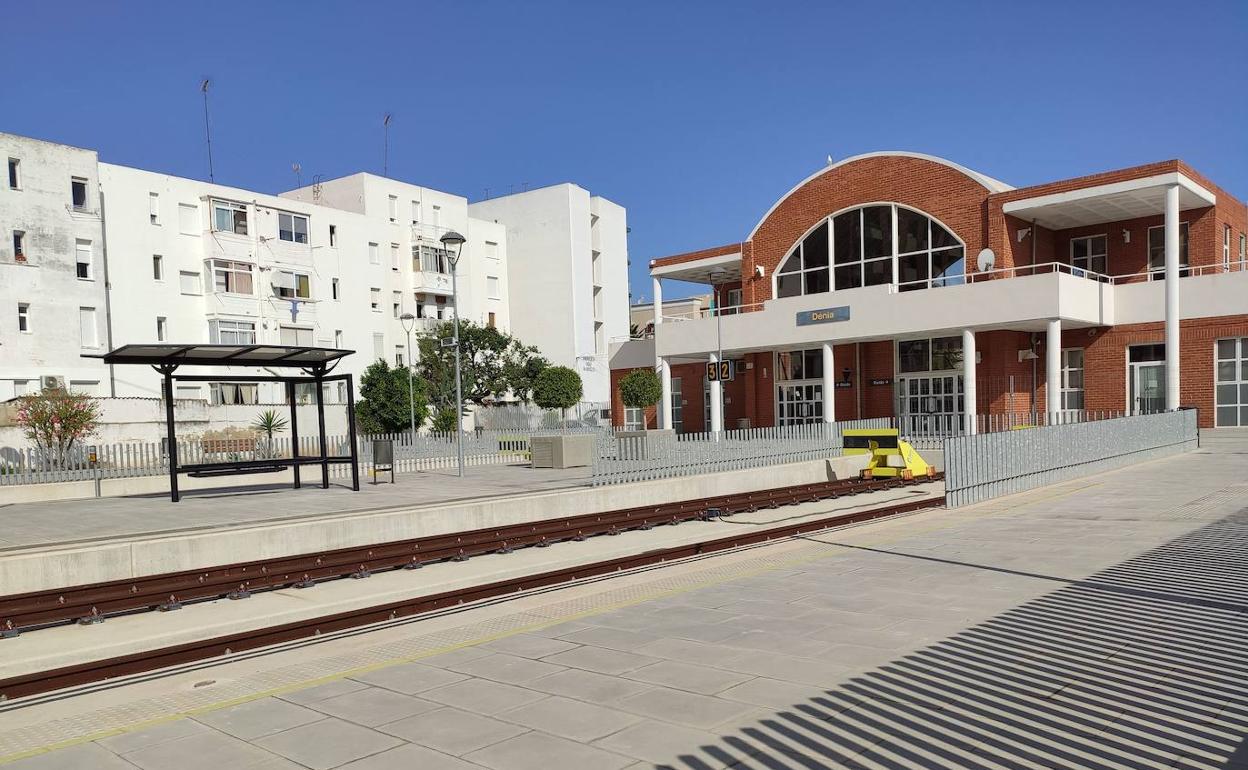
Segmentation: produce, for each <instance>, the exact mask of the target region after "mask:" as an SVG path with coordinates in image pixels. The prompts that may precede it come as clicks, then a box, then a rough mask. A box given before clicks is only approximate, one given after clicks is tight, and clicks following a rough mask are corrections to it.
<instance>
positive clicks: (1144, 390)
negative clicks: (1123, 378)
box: [1128, 362, 1166, 414]
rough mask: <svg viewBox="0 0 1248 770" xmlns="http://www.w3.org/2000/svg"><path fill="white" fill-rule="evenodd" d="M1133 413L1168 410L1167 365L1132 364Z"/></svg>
mask: <svg viewBox="0 0 1248 770" xmlns="http://www.w3.org/2000/svg"><path fill="white" fill-rule="evenodd" d="M1128 379H1129V380H1130V387H1131V393H1130V406H1131V414H1153V413H1154V412H1164V411H1166V365H1165V364H1164V363H1163V364H1158V363H1152V362H1149V363H1133V364H1131V376H1130V377H1129V378H1128Z"/></svg>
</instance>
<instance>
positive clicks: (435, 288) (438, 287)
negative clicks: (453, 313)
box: [412, 270, 452, 297]
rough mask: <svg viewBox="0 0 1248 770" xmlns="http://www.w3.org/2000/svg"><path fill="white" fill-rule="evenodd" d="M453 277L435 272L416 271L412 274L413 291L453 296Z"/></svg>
mask: <svg viewBox="0 0 1248 770" xmlns="http://www.w3.org/2000/svg"><path fill="white" fill-rule="evenodd" d="M451 288H452V287H451V276H450V274H449V273H439V272H436V271H434V270H416V271H414V272H413V273H412V290H413V291H419V292H425V293H427V294H442V295H444V296H447V297H449V296H451Z"/></svg>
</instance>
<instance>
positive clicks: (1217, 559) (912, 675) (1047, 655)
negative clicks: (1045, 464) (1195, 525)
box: [661, 508, 1248, 770]
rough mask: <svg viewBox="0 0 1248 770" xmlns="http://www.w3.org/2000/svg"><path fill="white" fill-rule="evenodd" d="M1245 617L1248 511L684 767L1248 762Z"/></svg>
mask: <svg viewBox="0 0 1248 770" xmlns="http://www.w3.org/2000/svg"><path fill="white" fill-rule="evenodd" d="M1124 526H1130V524H1129V522H1124ZM984 579H985V580H991V575H986V576H985V578H984ZM1245 610H1248V508H1246V509H1244V510H1243V511H1240V512H1239V513H1237V514H1235V515H1232V516H1230V517H1227V518H1225V519H1222V520H1220V521H1218V522H1215V523H1213V524H1209V525H1207V526H1204V527H1202V528H1200V529H1198V530H1195V531H1193V532H1191V533H1189V534H1187V535H1184V536H1182V537H1179V538H1177V539H1175V540H1172V541H1170V542H1169V543H1167V544H1165V545H1163V546H1161V547H1159V548H1156V549H1154V550H1152V551H1149V552H1147V553H1144V554H1141V555H1140V556H1137V557H1135V558H1132V559H1129V560H1127V561H1125V562H1123V563H1121V564H1118V565H1116V566H1114V567H1111V568H1109V569H1107V570H1104V571H1102V572H1100V573H1098V574H1096V575H1094V576H1092V577H1091V578H1089V579H1087V580H1082V581H1075V582H1072V583H1070V584H1069V585H1067V586H1064V587H1062V588H1060V589H1058V590H1056V591H1054V592H1053V593H1051V594H1048V595H1046V596H1044V597H1042V598H1040V599H1037V600H1034V601H1031V602H1028V603H1026V604H1023V605H1020V606H1018V607H1016V608H1014V609H1011V610H1009V611H1007V612H1004V613H1002V614H1000V615H998V616H996V617H995V618H993V619H991V620H989V621H987V622H985V623H982V624H979V625H977V626H974V627H971V628H968V629H967V630H965V631H962V632H960V633H958V634H956V635H954V636H952V637H950V638H948V639H945V640H943V641H941V642H938V643H936V644H934V645H932V646H930V647H927V648H926V649H923V650H921V651H919V652H916V653H913V654H911V655H907V656H905V657H903V658H899V659H897V660H895V661H892V662H890V663H888V664H886V665H884V666H881V667H879V668H877V669H875V670H873V671H871V672H869V673H866V674H862V675H859V676H857V677H855V678H853V679H851V680H849V681H847V682H846V683H845V684H843V685H841V686H840V687H838V688H836V689H834V690H829V691H827V692H826V693H824V694H823V695H822V696H820V697H816V698H812V699H810V700H809V701H806V702H804V703H798V704H794V705H792V706H791V707H789V708H788V709H784V710H781V711H777V712H776V713H775V714H773V715H771V716H769V717H768V718H765V719H762V720H759V721H758V722H757V723H755V724H754V725H751V726H748V727H743V728H739V729H738V731H737V734H735V735H732V736H727V737H724V738H722V739H721V740H720V741H719V742H718V743H716V744H715V745H707V746H702V747H699V748H698V749H697V750H696V751H692V752H690V753H689V754H687V755H683V756H682V757H681V759H680V762H679V763H678V764H677V765H675V766H674V767H678V768H682V769H683V770H711V769H712V768H722V767H726V766H731V767H734V768H743V769H745V768H759V769H760V770H762V769H765V770H781V769H788V768H794V769H806V768H854V769H858V768H896V769H900V768H970V769H974V770H980V769H981V768H982V769H984V770H987V769H988V768H1063V769H1074V768H1078V769H1079V770H1084V769H1085V768H1086V769H1088V770H1099V769H1102V768H1104V769H1106V770H1108V769H1110V768H1112V769H1114V770H1118V769H1121V768H1170V767H1174V768H1220V767H1248V748H1245V747H1244V746H1243V744H1242V739H1243V738H1244V736H1245V735H1248V641H1246V638H1245V631H1248V619H1246V618H1245V614H1244V613H1245ZM661 767H665V768H666V767H673V766H670V765H664V766H661Z"/></svg>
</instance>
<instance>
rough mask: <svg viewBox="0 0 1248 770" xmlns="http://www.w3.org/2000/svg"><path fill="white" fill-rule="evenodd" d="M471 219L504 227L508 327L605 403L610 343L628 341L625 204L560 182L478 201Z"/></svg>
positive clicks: (590, 398) (471, 209) (593, 398)
mask: <svg viewBox="0 0 1248 770" xmlns="http://www.w3.org/2000/svg"><path fill="white" fill-rule="evenodd" d="M468 212H469V214H471V216H472V217H474V218H476V219H477V220H486V221H490V222H497V223H499V224H501V225H504V226H506V230H507V233H506V235H507V247H508V277H509V280H510V282H511V287H512V295H511V296H512V307H513V313H512V319H511V329H512V332H513V333H514V334H515V335H516V336H517V337H519V338H520V339H521V340H522V341H524V342H525V343H526V344H529V345H536V346H537V347H538V348H539V349H540V350H541V351H542V353H543V354H544V355H545V356H546V357H547V358H548V359H550V360H551V362H552V363H555V364H558V365H561V366H567V367H571V368H573V369H575V370H576V371H577V372H578V373H580V375H581V379H582V380H583V382H584V387H585V390H584V396H583V398H584V400H585V401H592V402H598V403H609V402H610V400H611V366H610V361H609V358H608V348H609V345H610V343H611V342H612V341H613V340H614V341H619V340H621V339H627V337H628V324H629V310H628V222H627V215H626V211H625V209H624V208H623V207H622V206H620V205H619V204H616V203H613V202H611V201H609V200H607V199H606V198H603V197H601V196H597V195H590V193H589V192H588V191H587V190H585V189H583V188H581V187H578V186H577V185H575V184H571V183H565V184H557V185H552V186H550V187H543V188H539V189H536V190H529V191H527V192H522V193H516V194H514V195H505V196H502V197H499V198H491V199H489V200H484V201H479V202H477V203H473V204H470V205H469V206H468Z"/></svg>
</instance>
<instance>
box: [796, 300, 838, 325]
mask: <svg viewBox="0 0 1248 770" xmlns="http://www.w3.org/2000/svg"><path fill="white" fill-rule="evenodd" d="M848 320H849V305H843V306H841V307H825V308H822V309H820V310H801V311H798V313H797V325H798V326H813V325H814V324H827V323H836V322H837V321H848Z"/></svg>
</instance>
